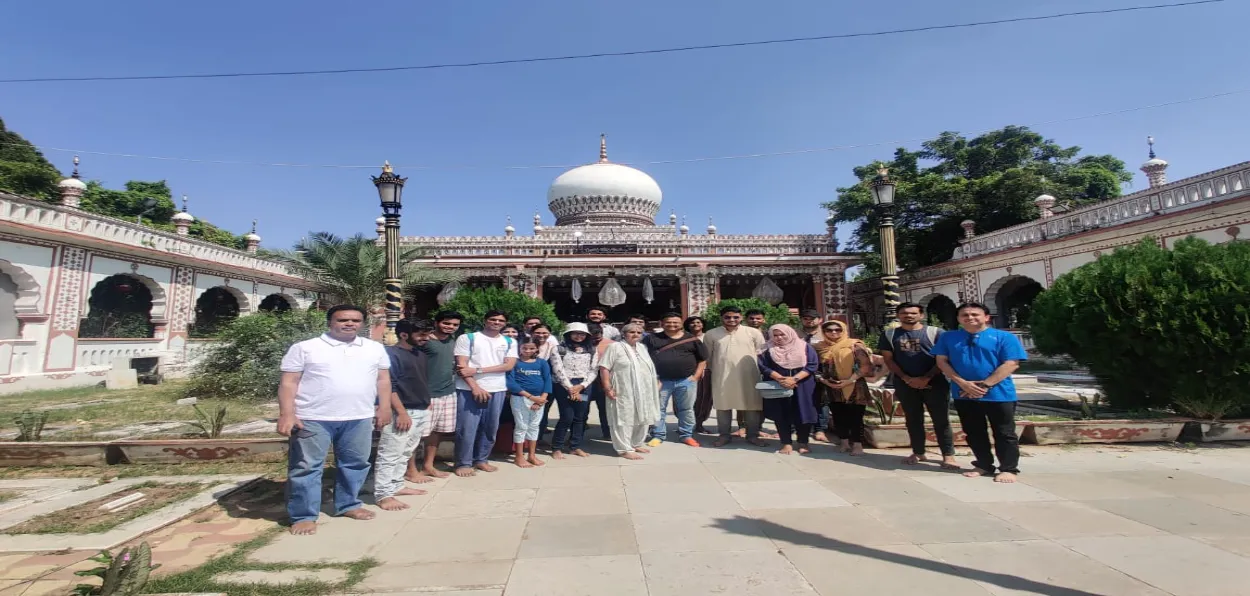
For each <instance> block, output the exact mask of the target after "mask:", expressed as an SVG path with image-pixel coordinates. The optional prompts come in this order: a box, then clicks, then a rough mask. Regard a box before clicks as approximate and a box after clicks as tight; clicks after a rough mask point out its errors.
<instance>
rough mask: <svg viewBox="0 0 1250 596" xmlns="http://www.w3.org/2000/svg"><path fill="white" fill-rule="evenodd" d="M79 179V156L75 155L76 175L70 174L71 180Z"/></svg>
mask: <svg viewBox="0 0 1250 596" xmlns="http://www.w3.org/2000/svg"><path fill="white" fill-rule="evenodd" d="M77 177H78V156H77V155H75V156H74V173H73V174H70V178H77Z"/></svg>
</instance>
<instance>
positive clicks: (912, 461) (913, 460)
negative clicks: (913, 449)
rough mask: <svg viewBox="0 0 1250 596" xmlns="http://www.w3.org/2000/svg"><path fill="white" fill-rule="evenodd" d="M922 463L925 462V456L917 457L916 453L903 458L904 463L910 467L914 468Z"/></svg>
mask: <svg viewBox="0 0 1250 596" xmlns="http://www.w3.org/2000/svg"><path fill="white" fill-rule="evenodd" d="M922 461H925V456H923V455H917V454H915V453H913V454H911V455H909V456H907V457H904V458H903V463H904V464H907V465H909V466H914V465H916V464H918V463H920V462H922Z"/></svg>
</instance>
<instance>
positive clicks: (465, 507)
mask: <svg viewBox="0 0 1250 596" xmlns="http://www.w3.org/2000/svg"><path fill="white" fill-rule="evenodd" d="M537 492H538V491H537V490H536V489H532V488H518V489H506V490H472V491H450V492H447V491H440V492H439V493H438V494H436V495H434V499H433V500H431V501H430V503H429V504H428V505H426V506H425V508H424V509H422V510H421V513H419V514H417V517H419V518H423V519H450V518H487V517H526V516H528V515H529V513H530V509H531V508H533V506H534V499H535V498H536V497H537Z"/></svg>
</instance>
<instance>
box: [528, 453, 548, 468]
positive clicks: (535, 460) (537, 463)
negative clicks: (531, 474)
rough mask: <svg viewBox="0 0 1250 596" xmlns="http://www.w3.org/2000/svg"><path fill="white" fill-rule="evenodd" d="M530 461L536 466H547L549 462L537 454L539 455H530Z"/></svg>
mask: <svg viewBox="0 0 1250 596" xmlns="http://www.w3.org/2000/svg"><path fill="white" fill-rule="evenodd" d="M530 463H531V464H534V465H535V466H545V465H547V462H545V461H543V460H541V459H538V456H537V455H531V456H530Z"/></svg>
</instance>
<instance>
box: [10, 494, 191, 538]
mask: <svg viewBox="0 0 1250 596" xmlns="http://www.w3.org/2000/svg"><path fill="white" fill-rule="evenodd" d="M206 489H208V486H207V485H205V484H201V483H199V482H187V483H181V484H164V483H157V482H145V483H142V484H136V485H134V486H131V487H128V488H126V489H124V490H119V491H117V492H115V493H111V494H108V495H105V496H103V497H100V498H98V499H95V500H93V501H88V502H86V503H83V504H81V505H74V506H73V507H66V508H65V509H61V510H59V511H53V512H51V513H45V514H43V515H40V516H36V517H33V518H31V519H28V520H26V521H24V522H22V523H20V524H17V525H15V526H11V527H9V528H5V529H4V530H3V531H2V532H0V533H4V534H99V533H101V532H107V531H109V530H112V529H113V528H116V527H117V526H120V525H122V524H124V523H126V522H128V521H131V520H134V519H138V518H140V517H143V516H145V515H147V514H149V513H152V512H153V511H157V510H159V509H162V508H164V507H167V506H169V505H173V504H174V503H179V502H181V501H185V500H187V499H190V498H191V497H193V496H195V495H197V494H199V493H201V492H203V491H204V490H206ZM139 491H142V492H143V493H144V494H145V495H147V498H146V499H144V500H143V501H142V502H140V503H139V504H138V505H133V506H131V507H127V508H125V509H122V510H121V511H116V512H109V511H102V510H101V509H100V506H101V505H104V504H105V503H109V502H111V501H114V500H117V499H120V498H121V497H124V496H126V495H129V494H133V493H135V492H139Z"/></svg>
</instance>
